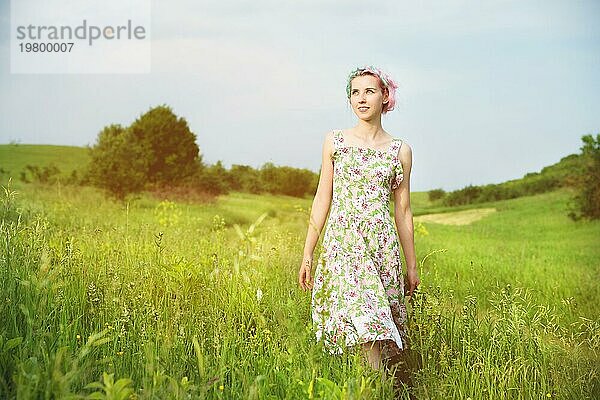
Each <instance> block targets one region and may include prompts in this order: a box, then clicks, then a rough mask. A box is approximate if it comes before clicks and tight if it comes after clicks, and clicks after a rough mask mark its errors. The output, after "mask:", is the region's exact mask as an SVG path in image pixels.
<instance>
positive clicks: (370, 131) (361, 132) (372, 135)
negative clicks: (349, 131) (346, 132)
mask: <svg viewBox="0 0 600 400" xmlns="http://www.w3.org/2000/svg"><path fill="white" fill-rule="evenodd" d="M383 133H384V130H383V127H382V126H381V118H378V119H377V120H375V121H364V120H362V119H361V120H359V121H358V124H356V126H355V127H354V134H355V135H356V136H357V137H359V138H361V139H362V140H363V141H365V142H371V143H373V142H376V141H377V139H378V138H379V137H381V135H382V134H383Z"/></svg>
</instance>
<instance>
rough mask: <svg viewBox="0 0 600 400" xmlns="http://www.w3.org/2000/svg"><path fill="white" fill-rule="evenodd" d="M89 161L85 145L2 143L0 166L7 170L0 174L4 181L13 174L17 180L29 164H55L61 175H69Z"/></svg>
mask: <svg viewBox="0 0 600 400" xmlns="http://www.w3.org/2000/svg"><path fill="white" fill-rule="evenodd" d="M88 162H89V156H88V153H87V149H86V148H85V147H76V146H54V145H34V144H18V145H13V144H3V145H0V167H1V168H2V169H3V170H4V171H7V172H4V173H2V174H1V175H0V176H1V177H2V180H3V181H5V180H7V179H8V176H12V177H13V180H14V181H16V180H17V179H18V178H19V177H20V173H21V171H24V170H25V166H26V165H28V164H30V165H35V166H39V167H45V166H49V165H51V164H54V165H56V166H57V167H58V168H59V170H60V172H61V176H68V175H70V174H71V171H73V170H76V169H81V168H82V167H83V166H84V165H86V164H87V163H88Z"/></svg>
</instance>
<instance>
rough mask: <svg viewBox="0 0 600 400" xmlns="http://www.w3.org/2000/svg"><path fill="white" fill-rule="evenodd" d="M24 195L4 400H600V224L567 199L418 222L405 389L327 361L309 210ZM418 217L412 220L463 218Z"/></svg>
mask: <svg viewBox="0 0 600 400" xmlns="http://www.w3.org/2000/svg"><path fill="white" fill-rule="evenodd" d="M3 185H4V186H5V187H6V185H7V182H6V181H5V180H3ZM11 187H12V188H13V190H16V192H17V194H16V195H14V194H10V193H8V194H7V193H6V192H5V193H4V194H3V204H2V205H1V207H2V210H1V212H2V216H3V218H2V221H1V222H0V226H1V232H0V234H1V240H2V245H1V246H0V248H1V250H0V252H1V258H0V268H1V271H0V274H1V276H2V280H1V286H0V292H1V293H0V294H1V299H2V303H1V304H2V306H1V308H0V318H1V325H0V371H1V375H0V397H1V398H24V399H28V398H46V399H49V398H84V397H86V396H89V397H90V398H107V399H117V398H139V399H168V398H175V399H184V398H211V399H304V398H307V399H308V398H323V399H342V398H344V399H346V398H349V399H362V398H365V399H387V398H401V399H408V398H410V397H409V396H410V395H411V394H412V396H414V397H416V398H419V399H454V398H456V399H472V400H474V399H549V398H552V399H592V398H600V378H599V376H598V371H599V368H598V367H599V366H600V354H599V351H600V318H599V317H600V290H599V287H598V282H599V278H600V276H599V275H600V246H599V238H600V223H598V222H573V221H571V220H569V219H568V218H567V217H566V213H567V212H566V206H567V204H568V202H569V198H570V196H571V193H570V192H569V191H568V190H564V189H561V190H558V191H554V192H549V193H545V194H541V195H536V196H530V197H522V198H517V199H512V200H506V201H499V202H492V203H486V204H483V205H478V206H477V208H486V209H491V208H494V209H495V210H496V211H495V212H490V213H485V215H483V216H482V217H481V219H479V220H473V222H471V223H466V224H462V225H460V224H449V223H445V224H441V223H435V222H431V221H424V222H415V240H416V250H417V258H418V261H419V274H420V278H421V282H422V284H421V286H420V291H419V292H418V294H417V295H416V296H415V298H414V301H413V302H412V303H411V304H410V305H409V311H410V322H409V331H410V339H411V343H412V348H411V352H410V354H409V355H408V357H407V362H408V363H409V365H410V366H411V368H412V376H413V378H412V386H410V387H409V386H406V385H399V386H400V387H398V385H396V386H395V385H394V381H393V379H391V378H388V377H386V376H382V375H380V374H378V373H377V372H375V371H372V370H370V369H369V368H368V367H367V366H366V365H365V363H364V362H363V360H362V358H361V357H360V353H359V352H358V351H356V350H355V349H351V350H350V351H348V352H347V353H346V354H344V355H342V356H331V355H328V354H327V353H325V352H324V351H323V349H322V348H321V347H320V346H319V345H317V344H315V343H314V339H313V332H312V331H311V320H310V295H309V293H308V292H303V291H302V290H301V289H300V288H299V287H298V285H297V272H298V268H299V265H300V261H301V259H302V249H303V245H304V239H305V234H306V228H307V221H308V209H309V207H310V205H311V199H298V198H292V197H285V196H258V195H249V194H243V193H230V194H228V195H226V196H222V197H219V198H218V199H217V201H216V202H214V203H210V204H184V203H176V202H171V201H160V200H154V199H152V198H150V197H146V196H142V197H140V198H138V199H135V200H133V201H130V202H129V203H126V204H120V203H115V202H112V201H108V200H106V199H105V198H104V197H103V196H102V195H101V194H100V193H99V192H98V191H97V190H95V189H92V188H88V187H83V188H80V187H72V186H68V185H67V186H65V185H60V186H59V185H53V186H39V185H34V184H29V185H24V184H20V183H18V182H13V184H12V186H11ZM411 200H412V207H413V212H414V214H415V220H416V221H418V219H419V217H418V216H421V215H425V214H429V213H430V212H431V210H434V209H435V211H436V212H454V211H457V210H459V208H456V209H444V208H441V207H440V206H439V205H437V204H430V203H429V202H428V201H427V196H426V193H413V194H412V199H411ZM469 208H475V207H460V210H466V209H469ZM318 251H319V247H318V248H317V253H316V254H315V259H316V258H317V257H318Z"/></svg>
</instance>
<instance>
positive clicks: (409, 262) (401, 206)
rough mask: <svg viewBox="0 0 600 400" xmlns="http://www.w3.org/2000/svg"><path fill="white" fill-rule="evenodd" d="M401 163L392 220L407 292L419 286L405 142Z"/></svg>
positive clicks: (409, 158) (409, 157)
mask: <svg viewBox="0 0 600 400" xmlns="http://www.w3.org/2000/svg"><path fill="white" fill-rule="evenodd" d="M398 157H399V159H400V162H401V163H402V171H403V179H402V182H400V185H399V186H398V187H397V188H396V189H395V190H394V220H395V221H396V228H397V229H398V236H399V239H400V243H401V245H402V250H403V252H404V257H405V258H406V272H407V275H408V284H409V292H410V294H411V295H412V292H413V290H414V289H415V288H416V287H417V286H418V285H419V283H420V282H419V277H418V274H417V256H416V254H415V235H414V224H413V214H412V210H411V208H410V171H411V168H412V149H411V147H410V146H409V145H408V144H407V143H406V142H405V143H403V145H402V146H401V147H400V152H399V155H398Z"/></svg>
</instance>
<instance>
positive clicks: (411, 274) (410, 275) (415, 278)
mask: <svg viewBox="0 0 600 400" xmlns="http://www.w3.org/2000/svg"><path fill="white" fill-rule="evenodd" d="M406 278H407V281H408V282H406V283H408V300H410V298H411V297H412V295H413V292H414V291H415V290H416V289H417V287H418V286H419V284H420V283H421V281H420V280H419V274H418V273H417V269H416V268H409V269H408V271H407V276H406Z"/></svg>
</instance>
